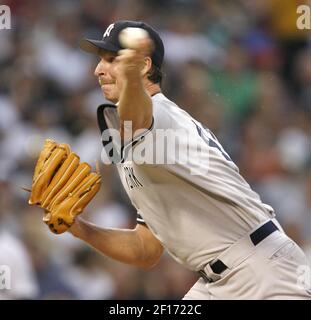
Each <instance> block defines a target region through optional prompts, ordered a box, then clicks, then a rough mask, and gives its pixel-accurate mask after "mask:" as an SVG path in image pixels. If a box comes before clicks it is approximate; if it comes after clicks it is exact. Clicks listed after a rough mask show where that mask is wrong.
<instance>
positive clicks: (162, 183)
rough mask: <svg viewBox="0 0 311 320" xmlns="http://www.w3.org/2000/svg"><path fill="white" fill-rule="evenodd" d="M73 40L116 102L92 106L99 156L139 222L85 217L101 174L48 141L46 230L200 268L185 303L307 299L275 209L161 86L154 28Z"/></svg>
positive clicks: (41, 200)
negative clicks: (90, 56)
mask: <svg viewBox="0 0 311 320" xmlns="http://www.w3.org/2000/svg"><path fill="white" fill-rule="evenodd" d="M185 45H186V44H185ZM80 46H81V48H82V49H83V50H85V51H87V52H91V53H94V54H96V55H98V57H99V63H98V65H97V67H96V70H95V76H96V77H97V78H98V81H99V84H100V87H101V90H102V92H103V94H104V96H105V97H106V99H107V100H109V101H111V103H110V104H104V105H101V106H99V108H98V111H97V112H98V124H99V127H100V130H101V133H102V142H103V145H104V150H105V159H106V160H107V159H108V160H109V161H110V162H111V163H113V164H114V165H116V166H117V168H118V172H119V175H120V179H121V181H122V184H123V186H124V188H125V190H126V192H127V194H128V196H129V198H130V199H131V202H132V204H133V206H135V208H136V209H137V225H136V227H135V228H134V229H133V230H124V229H108V228H99V227H97V226H96V225H94V224H92V223H90V222H87V221H85V220H83V219H82V218H81V216H79V214H81V212H82V211H83V209H84V207H85V206H86V205H87V203H88V202H89V201H90V200H91V199H92V198H93V196H95V194H96V193H97V191H98V190H99V186H100V176H99V174H98V173H97V172H92V170H91V168H90V166H89V165H88V164H86V163H80V161H79V157H78V156H77V155H76V154H74V153H73V152H71V150H70V148H69V146H67V145H62V144H58V143H56V142H54V141H51V140H47V142H46V144H45V147H44V149H43V151H42V152H41V155H40V157H39V160H38V162H37V165H36V168H35V173H34V179H33V187H32V192H31V196H30V203H31V204H37V205H39V206H41V207H42V208H44V209H45V216H44V222H45V223H46V224H47V225H48V226H49V228H50V230H51V231H52V232H54V233H62V232H65V231H67V230H68V231H69V232H70V233H71V234H73V235H74V236H75V237H77V238H79V239H82V240H84V241H85V242H86V243H88V244H89V245H90V246H92V247H93V248H95V249H97V250H98V251H100V252H101V253H103V254H104V255H106V256H109V257H111V258H113V259H116V260H118V261H121V262H124V263H127V264H131V265H135V266H137V267H141V268H146V269H148V268H151V267H153V266H155V265H156V264H157V262H158V261H159V259H160V257H161V255H162V253H163V250H164V249H165V250H167V252H169V254H170V255H171V256H172V257H173V258H174V259H176V260H177V261H178V262H179V263H181V264H182V265H184V266H185V267H186V268H188V269H190V270H193V271H194V272H198V273H199V274H200V276H201V277H200V278H199V280H198V281H197V283H196V284H195V285H194V286H193V287H192V288H191V289H190V291H189V292H188V293H187V294H186V295H185V297H184V299H310V298H311V290H310V284H308V283H304V284H302V283H301V281H300V282H299V281H298V276H299V274H298V273H297V272H298V271H297V270H298V269H299V267H300V266H305V267H307V268H309V263H308V261H307V258H306V256H305V255H304V253H303V252H302V250H301V249H300V248H299V247H298V246H297V244H296V243H295V242H294V241H293V240H292V239H290V238H289V237H288V236H287V235H286V234H285V233H284V231H283V229H282V227H281V226H280V224H279V223H278V221H277V220H276V218H275V213H274V210H273V208H271V207H270V206H269V205H267V204H264V203H262V201H261V199H260V197H259V196H258V194H257V193H255V192H254V191H253V190H252V189H251V188H250V186H249V185H248V183H247V182H246V181H245V180H244V179H243V177H242V176H241V175H240V174H239V170H238V168H237V166H236V165H235V164H234V162H233V161H232V160H231V158H230V156H229V155H228V154H227V153H226V151H225V150H224V149H223V147H222V146H221V144H220V143H219V142H218V140H217V139H216V137H215V136H214V135H213V133H212V132H211V131H210V130H209V129H208V128H206V127H204V126H203V125H202V124H201V123H200V122H199V121H197V120H196V119H193V118H192V117H191V116H190V115H189V114H188V113H186V112H185V111H184V110H182V109H181V108H179V107H178V106H177V105H176V104H175V103H174V102H172V101H170V100H169V99H168V98H167V97H165V95H164V94H163V93H162V92H161V86H160V83H161V77H162V73H161V67H162V62H163V57H164V47H163V43H162V40H161V38H160V36H159V34H158V33H157V32H156V31H155V30H154V29H153V28H152V27H150V26H149V25H147V24H146V23H143V22H134V21H117V22H115V23H113V24H111V25H110V26H109V27H108V28H107V30H106V31H105V32H104V34H103V38H102V39H101V40H92V39H84V40H82V41H81V44H80ZM116 133H117V136H118V137H119V138H118V137H115V134H116ZM176 133H177V134H176ZM118 134H119V135H118ZM163 135H165V137H164V138H163ZM309 270H310V269H309Z"/></svg>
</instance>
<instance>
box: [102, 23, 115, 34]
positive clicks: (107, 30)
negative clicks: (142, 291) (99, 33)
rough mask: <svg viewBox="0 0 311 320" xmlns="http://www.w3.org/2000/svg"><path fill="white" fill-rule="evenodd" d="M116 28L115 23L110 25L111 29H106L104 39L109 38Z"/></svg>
mask: <svg viewBox="0 0 311 320" xmlns="http://www.w3.org/2000/svg"><path fill="white" fill-rule="evenodd" d="M113 28H114V23H112V24H111V25H109V27H108V28H107V29H106V31H105V33H104V35H103V38H105V37H109V36H110V32H111V30H112V29H113Z"/></svg>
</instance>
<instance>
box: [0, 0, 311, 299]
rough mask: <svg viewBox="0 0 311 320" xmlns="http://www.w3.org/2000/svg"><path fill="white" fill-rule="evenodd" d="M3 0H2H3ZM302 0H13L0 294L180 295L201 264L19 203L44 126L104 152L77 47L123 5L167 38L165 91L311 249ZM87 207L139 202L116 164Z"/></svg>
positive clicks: (310, 130) (1, 171)
mask: <svg viewBox="0 0 311 320" xmlns="http://www.w3.org/2000/svg"><path fill="white" fill-rule="evenodd" d="M2 2H3V1H2ZM305 3H306V2H305V1H303V0H301V1H299V0H237V1H233V0H227V1H225V0H217V1H216V0H148V1H147V0H144V1H139V0H81V1H76V0H72V1H67V0H55V1H48V0H12V1H4V3H3V4H8V5H9V6H10V8H11V11H12V29H11V30H1V31H0V265H4V264H5V265H9V266H10V267H11V272H12V274H11V286H12V289H11V290H0V299H1V298H3V299H180V298H182V297H183V295H184V294H185V293H186V292H187V291H188V290H189V289H190V287H191V286H192V285H193V283H194V282H195V281H196V279H197V278H198V277H197V275H196V274H193V273H191V272H190V271H187V270H185V269H184V268H183V267H181V266H179V265H178V264H177V263H176V262H174V261H173V260H172V259H171V258H170V257H169V256H168V255H167V254H164V256H163V258H162V259H161V261H160V264H159V265H158V266H156V267H155V268H154V269H152V270H150V271H143V270H140V269H137V268H134V267H130V266H126V265H123V264H121V263H118V262H115V261H112V260H110V259H108V258H106V257H104V256H101V255H100V254H99V253H97V252H96V251H95V250H92V249H90V248H89V247H88V246H87V245H85V244H84V243H82V242H81V241H80V240H77V239H74V238H73V237H72V236H71V235H70V234H63V235H59V236H56V235H54V234H52V233H51V232H50V231H49V230H48V228H47V226H46V225H45V224H44V223H43V222H42V211H41V210H40V209H38V208H36V207H30V206H29V205H28V204H27V200H28V193H27V192H25V191H23V190H22V189H21V188H20V187H21V186H24V187H27V186H28V187H29V186H30V185H31V180H32V173H33V169H34V165H35V161H36V158H37V155H38V151H39V150H40V149H41V147H42V144H43V141H44V139H45V138H53V139H56V140H57V141H61V142H67V143H69V144H70V145H71V146H72V149H73V150H74V151H75V152H76V153H77V154H79V155H80V156H81V159H82V160H85V161H88V162H90V163H92V164H94V163H95V160H96V159H100V152H101V142H100V136H99V131H98V128H97V123H96V107H97V105H99V104H100V103H102V102H103V101H104V98H103V97H102V94H101V91H100V88H99V86H98V83H97V80H96V78H95V77H94V76H93V71H94V68H95V66H96V64H97V62H98V61H97V58H96V57H93V56H91V55H88V54H86V53H84V52H82V51H80V50H79V48H78V42H79V39H81V38H82V37H84V36H86V37H91V38H92V37H94V38H101V36H102V34H103V32H104V30H105V29H106V27H107V26H108V25H109V24H110V23H112V22H114V21H115V20H119V19H128V20H131V19H133V20H144V21H146V22H148V23H149V24H151V25H152V26H154V27H155V28H156V29H157V30H159V32H160V34H161V36H162V38H163V40H164V43H165V47H166V56H165V66H164V68H163V69H164V74H165V76H164V81H163V86H162V87H163V92H164V93H165V94H166V95H167V96H168V97H169V98H171V99H172V100H173V101H175V102H176V103H177V104H179V105H180V106H181V107H182V108H184V109H186V110H187V111H188V112H189V113H190V114H191V115H193V116H194V117H195V118H197V119H198V120H200V121H201V122H203V123H204V124H205V125H207V126H208V127H209V128H210V129H211V130H213V131H214V133H215V134H216V135H217V136H218V138H219V140H220V141H221V143H222V144H223V145H224V147H225V148H226V150H227V151H228V152H229V153H230V155H231V157H232V158H233V159H234V161H235V162H236V163H237V165H238V166H239V167H240V170H241V172H242V174H243V175H244V177H245V178H246V179H247V180H248V181H249V183H250V184H251V185H252V187H253V188H254V189H255V190H256V191H258V192H259V194H260V195H261V197H262V199H263V201H265V202H266V203H268V204H270V205H272V206H273V207H274V208H275V210H276V213H277V217H278V219H279V221H280V222H281V223H282V225H283V226H284V228H285V230H286V231H287V232H288V234H289V235H290V236H291V237H293V238H294V239H295V241H296V242H297V243H299V244H300V245H301V246H302V247H303V248H304V250H305V252H306V253H307V255H308V256H309V257H310V260H311V151H310V150H311V148H310V137H311V41H310V40H311V37H310V30H298V29H297V27H296V19H297V17H298V15H297V13H296V9H297V6H298V5H300V4H305ZM101 171H102V175H103V186H102V189H101V191H100V193H99V194H98V195H97V196H96V198H95V199H94V201H93V202H92V203H91V204H90V205H89V206H88V209H87V210H86V212H85V213H83V216H84V218H85V219H88V220H90V221H93V222H95V223H97V224H99V225H102V226H107V227H122V228H132V227H134V226H135V224H136V222H135V221H136V212H135V210H134V209H133V207H132V206H131V205H130V203H129V200H128V198H127V196H126V195H125V193H124V191H123V189H122V187H121V185H120V182H119V178H118V176H117V174H116V170H115V168H113V167H112V166H104V165H102V166H101Z"/></svg>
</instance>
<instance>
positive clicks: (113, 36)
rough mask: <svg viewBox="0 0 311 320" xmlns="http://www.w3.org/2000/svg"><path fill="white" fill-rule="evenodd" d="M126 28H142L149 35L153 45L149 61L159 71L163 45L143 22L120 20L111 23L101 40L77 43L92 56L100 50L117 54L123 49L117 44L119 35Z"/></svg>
mask: <svg viewBox="0 0 311 320" xmlns="http://www.w3.org/2000/svg"><path fill="white" fill-rule="evenodd" d="M128 27H132V28H142V29H144V30H146V31H147V32H148V33H149V37H150V38H151V39H152V41H153V43H154V49H153V52H152V55H151V59H152V62H153V64H154V65H155V66H157V67H158V68H159V69H160V68H161V66H162V62H163V58H164V45H163V42H162V39H161V38H160V36H159V34H158V33H157V31H155V30H154V29H153V28H152V27H151V26H149V25H148V24H147V23H145V22H141V21H128V20H120V21H117V22H115V23H112V24H110V25H109V26H108V28H107V29H106V31H105V32H104V34H103V38H102V39H101V40H94V39H83V40H81V41H80V43H79V45H80V48H81V49H82V50H84V51H86V52H90V53H94V54H98V52H99V50H100V49H103V50H107V51H112V52H118V51H119V50H122V49H124V48H123V47H122V46H121V44H120V42H119V34H120V32H121V31H122V30H123V29H125V28H128Z"/></svg>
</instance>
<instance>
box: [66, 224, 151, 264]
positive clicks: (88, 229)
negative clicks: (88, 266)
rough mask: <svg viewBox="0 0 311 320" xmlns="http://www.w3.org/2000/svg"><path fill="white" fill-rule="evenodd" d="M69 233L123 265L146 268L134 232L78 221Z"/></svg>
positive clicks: (142, 251) (140, 245)
mask: <svg viewBox="0 0 311 320" xmlns="http://www.w3.org/2000/svg"><path fill="white" fill-rule="evenodd" d="M70 232H71V233H72V234H73V235H74V236H75V237H77V238H79V239H81V240H83V241H85V242H86V243H88V244H89V245H90V246H91V247H93V248H94V249H96V250H98V251H99V252H100V253H102V254H104V255H106V256H108V257H110V258H112V259H115V260H118V261H120V262H123V263H127V264H131V265H135V266H138V267H143V268H144V267H146V266H145V261H144V247H143V245H142V241H141V240H140V237H139V236H138V235H137V233H136V232H135V230H130V229H108V228H99V227H97V226H95V225H94V224H92V223H90V222H87V221H85V220H82V219H79V221H77V222H76V223H74V225H73V226H72V227H71V229H70Z"/></svg>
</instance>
